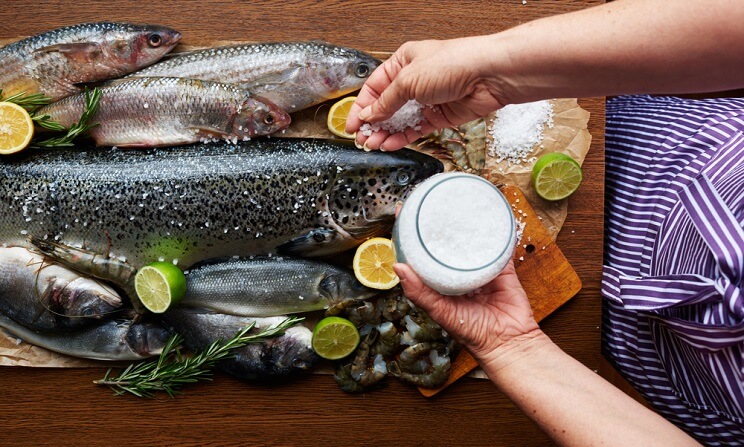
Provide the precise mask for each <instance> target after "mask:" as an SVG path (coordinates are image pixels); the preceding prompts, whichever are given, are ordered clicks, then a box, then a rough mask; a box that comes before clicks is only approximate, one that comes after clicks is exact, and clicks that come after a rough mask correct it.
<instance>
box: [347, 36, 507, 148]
mask: <svg viewBox="0 0 744 447" xmlns="http://www.w3.org/2000/svg"><path fill="white" fill-rule="evenodd" d="M484 39H485V36H476V37H467V38H461V39H452V40H444V41H435V40H427V41H420V42H408V43H405V44H403V45H402V46H401V47H400V48H399V49H398V50H397V51H396V52H395V53H394V54H393V55H392V56H391V57H390V58H389V59H388V60H386V61H385V62H384V63H383V64H382V65H381V66H379V67H378V68H377V69H376V70H375V71H374V72H373V73H372V75H371V76H370V77H369V79H367V82H366V83H365V84H364V86H363V87H362V89H361V91H360V92H359V94H358V96H357V99H356V101H355V102H354V104H353V105H352V107H351V110H350V112H349V117H348V118H347V121H346V131H347V132H349V133H354V132H357V131H358V130H359V128H360V127H361V126H362V125H363V124H364V123H365V122H370V123H374V122H379V121H384V120H386V119H388V118H390V117H391V116H392V115H393V114H394V113H395V112H396V111H397V110H398V109H400V108H401V107H402V106H403V105H404V104H405V103H406V102H407V101H408V100H411V99H414V100H416V101H418V102H419V103H420V104H425V105H430V106H433V107H424V108H423V110H422V113H423V116H424V120H423V121H422V122H421V123H420V127H421V128H420V129H419V130H414V129H411V128H409V129H406V130H405V131H403V132H397V133H394V134H390V133H389V132H387V131H384V130H380V131H377V132H374V133H373V134H372V135H370V136H368V137H367V136H364V135H362V134H361V132H359V133H357V135H356V141H357V143H358V144H360V145H363V146H364V147H365V148H369V149H378V148H383V149H384V150H396V149H400V148H402V147H403V146H405V145H406V144H409V143H412V142H414V141H416V140H417V139H419V138H420V137H422V136H423V135H425V134H428V133H430V132H432V131H434V130H436V129H443V128H445V127H451V126H458V125H460V124H462V123H466V122H468V121H472V120H474V119H477V118H480V117H483V116H485V115H487V114H488V113H490V112H492V111H494V110H497V109H499V108H501V107H503V106H504V105H505V100H504V99H503V95H502V94H501V93H499V86H498V85H497V82H496V81H495V79H494V78H492V77H490V76H486V75H485V73H486V72H487V66H488V65H489V64H488V62H489V61H487V60H485V59H486V58H485V57H484V56H483V53H484V52H483V51H482V50H483V45H485V44H486V42H484V41H483V40H484Z"/></svg>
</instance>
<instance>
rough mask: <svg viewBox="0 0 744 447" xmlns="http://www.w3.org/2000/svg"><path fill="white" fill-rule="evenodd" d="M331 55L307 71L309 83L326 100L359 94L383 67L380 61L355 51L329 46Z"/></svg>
mask: <svg viewBox="0 0 744 447" xmlns="http://www.w3.org/2000/svg"><path fill="white" fill-rule="evenodd" d="M328 48H329V52H330V54H328V55H327V58H325V59H323V60H322V61H323V63H322V64H321V63H318V64H315V65H314V66H312V67H310V68H309V70H307V75H306V76H307V77H308V78H309V79H307V82H309V83H310V85H312V86H313V89H314V90H315V92H316V93H318V94H319V95H320V96H322V97H324V98H337V97H339V96H342V95H345V94H347V93H351V92H353V91H356V90H359V89H360V88H362V85H364V83H365V81H366V80H367V78H369V76H370V75H371V74H372V72H373V71H375V69H376V68H377V67H378V66H379V65H380V64H381V63H382V61H381V60H380V59H377V58H376V57H373V56H371V55H369V54H367V53H364V52H362V51H359V50H355V49H353V48H345V47H335V46H329V47H328Z"/></svg>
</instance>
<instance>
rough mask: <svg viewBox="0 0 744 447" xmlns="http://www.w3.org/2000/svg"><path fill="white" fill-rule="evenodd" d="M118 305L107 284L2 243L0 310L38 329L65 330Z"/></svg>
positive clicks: (106, 314) (109, 312)
mask: <svg viewBox="0 0 744 447" xmlns="http://www.w3.org/2000/svg"><path fill="white" fill-rule="evenodd" d="M121 306H122V300H121V298H120V297H119V295H118V294H117V293H116V292H115V291H113V290H112V289H111V288H110V287H106V286H104V285H102V284H100V283H99V282H97V281H94V280H92V279H89V278H85V277H83V276H81V275H80V274H78V273H76V272H74V271H72V270H69V269H67V268H65V267H62V266H59V265H57V264H52V263H50V262H48V260H45V259H44V257H43V256H41V255H38V254H36V253H32V252H30V251H28V250H27V249H25V248H21V247H2V248H0V313H3V314H5V315H7V316H9V317H11V318H13V319H14V320H15V321H17V322H18V323H21V324H23V325H24V326H26V327H28V328H31V329H33V330H36V331H55V332H67V331H71V330H76V329H79V328H81V327H84V326H87V325H90V324H93V323H94V322H95V321H96V320H100V319H103V318H106V317H110V316H111V315H113V314H114V313H115V312H116V311H117V310H118V309H119V308H120V307H121Z"/></svg>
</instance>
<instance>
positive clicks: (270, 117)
mask: <svg viewBox="0 0 744 447" xmlns="http://www.w3.org/2000/svg"><path fill="white" fill-rule="evenodd" d="M263 122H264V124H267V125H269V126H270V125H272V124H274V115H272V114H271V113H269V114H268V115H266V116H264V119H263Z"/></svg>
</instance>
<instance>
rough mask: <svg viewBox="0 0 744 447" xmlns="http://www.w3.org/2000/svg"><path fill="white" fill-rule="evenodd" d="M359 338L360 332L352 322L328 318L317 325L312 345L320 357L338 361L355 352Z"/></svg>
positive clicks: (344, 319) (339, 318)
mask: <svg viewBox="0 0 744 447" xmlns="http://www.w3.org/2000/svg"><path fill="white" fill-rule="evenodd" d="M359 338H360V337H359V331H358V330H357V328H356V326H354V323H352V322H351V321H349V320H347V319H346V318H341V317H326V318H323V319H322V320H320V321H319V322H318V324H316V325H315V329H313V338H312V340H311V341H310V343H311V345H312V347H313V351H315V353H316V354H318V355H319V356H321V357H323V358H324V359H328V360H338V359H342V358H344V357H346V356H348V355H349V354H351V353H352V352H354V350H355V349H356V347H357V345H358V344H359Z"/></svg>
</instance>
